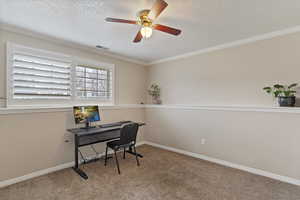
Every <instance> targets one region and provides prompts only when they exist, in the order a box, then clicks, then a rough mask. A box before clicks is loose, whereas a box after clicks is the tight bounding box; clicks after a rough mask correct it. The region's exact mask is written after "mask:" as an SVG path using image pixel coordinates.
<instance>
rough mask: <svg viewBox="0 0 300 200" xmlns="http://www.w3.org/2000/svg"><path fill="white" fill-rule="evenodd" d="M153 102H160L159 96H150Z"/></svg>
mask: <svg viewBox="0 0 300 200" xmlns="http://www.w3.org/2000/svg"><path fill="white" fill-rule="evenodd" d="M152 103H153V104H161V99H160V98H159V97H152Z"/></svg>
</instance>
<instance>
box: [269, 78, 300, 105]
mask: <svg viewBox="0 0 300 200" xmlns="http://www.w3.org/2000/svg"><path fill="white" fill-rule="evenodd" d="M297 86H298V83H293V84H291V85H280V84H276V85H274V86H273V87H264V88H263V90H264V91H266V92H267V93H268V94H272V95H273V96H274V97H275V98H278V103H279V105H280V106H281V107H293V106H295V103H296V96H295V95H296V91H295V87H297Z"/></svg>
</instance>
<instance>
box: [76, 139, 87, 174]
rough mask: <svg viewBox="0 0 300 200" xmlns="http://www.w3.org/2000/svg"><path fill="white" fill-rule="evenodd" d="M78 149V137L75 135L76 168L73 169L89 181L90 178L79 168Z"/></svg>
mask: <svg viewBox="0 0 300 200" xmlns="http://www.w3.org/2000/svg"><path fill="white" fill-rule="evenodd" d="M78 148H79V147H78V136H77V135H75V166H74V167H73V170H74V171H75V172H76V173H77V174H78V175H79V176H81V177H82V178H83V179H88V178H89V177H88V176H87V174H86V173H85V172H84V171H82V170H81V169H80V168H79V160H78Z"/></svg>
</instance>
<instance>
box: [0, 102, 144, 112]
mask: <svg viewBox="0 0 300 200" xmlns="http://www.w3.org/2000/svg"><path fill="white" fill-rule="evenodd" d="M80 105H82V104H80ZM83 105H84V104H83ZM88 105H91V104H88ZM98 106H99V108H100V109H101V110H115V109H133V108H144V107H145V106H144V105H141V104H119V105H112V104H110V105H108V104H107V105H100V104H99V105H98ZM47 112H72V107H70V105H57V106H39V107H37V106H35V107H33V106H32V107H30V106H22V107H21V106H14V107H9V108H0V115H7V114H22V113H47Z"/></svg>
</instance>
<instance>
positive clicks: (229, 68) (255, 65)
mask: <svg viewBox="0 0 300 200" xmlns="http://www.w3.org/2000/svg"><path fill="white" fill-rule="evenodd" d="M299 52H300V33H296V34H291V35H286V36H282V37H276V38H273V39H270V40H264V41H259V42H255V43H251V44H247V45H242V46H239V47H234V48H228V49H224V50H219V51H214V52H211V53H206V54H201V55H197V56H192V57H188V58H184V59H180V60H174V61H171V62H165V63H161V64H156V65H153V66H152V67H151V68H150V70H149V84H150V83H152V82H157V83H159V84H160V85H161V88H162V100H163V103H164V104H197V105H245V106H251V105H252V106H273V105H274V102H273V99H272V98H271V97H270V96H268V95H266V94H265V93H264V92H263V91H262V88H263V87H264V86H267V85H272V84H274V83H277V82H282V83H293V82H298V81H299V80H300V78H299V77H300V75H299V74H300V59H299Z"/></svg>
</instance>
